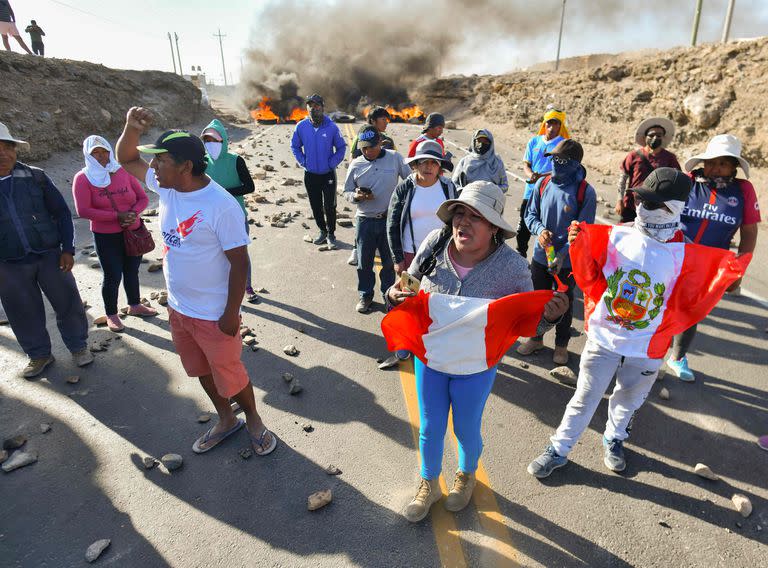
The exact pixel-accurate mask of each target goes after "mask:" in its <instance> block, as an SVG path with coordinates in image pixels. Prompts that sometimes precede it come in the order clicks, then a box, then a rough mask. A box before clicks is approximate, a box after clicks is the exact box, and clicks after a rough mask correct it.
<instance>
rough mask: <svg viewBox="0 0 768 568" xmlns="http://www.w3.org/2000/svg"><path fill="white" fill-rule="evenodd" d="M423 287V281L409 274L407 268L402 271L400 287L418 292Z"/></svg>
mask: <svg viewBox="0 0 768 568" xmlns="http://www.w3.org/2000/svg"><path fill="white" fill-rule="evenodd" d="M420 287H421V282H420V281H419V280H418V279H417V278H416V277H414V276H411V275H410V274H408V271H407V270H403V271H402V272H401V273H400V288H401V289H403V290H410V291H411V292H414V293H418V292H419V288H420Z"/></svg>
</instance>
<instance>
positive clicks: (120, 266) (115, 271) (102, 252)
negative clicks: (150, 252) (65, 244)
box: [93, 232, 141, 316]
mask: <svg viewBox="0 0 768 568" xmlns="http://www.w3.org/2000/svg"><path fill="white" fill-rule="evenodd" d="M93 242H94V243H96V254H98V255H99V262H100V263H101V269H102V270H103V271H104V280H102V282H101V299H102V300H104V311H105V312H106V314H107V315H108V316H114V315H116V314H117V294H118V292H119V290H120V281H121V280H122V282H123V287H124V288H125V295H126V296H127V297H128V305H129V306H136V305H138V304H139V302H140V301H141V292H140V290H139V266H140V265H141V257H140V256H128V255H127V254H125V239H124V238H123V233H122V232H120V233H93Z"/></svg>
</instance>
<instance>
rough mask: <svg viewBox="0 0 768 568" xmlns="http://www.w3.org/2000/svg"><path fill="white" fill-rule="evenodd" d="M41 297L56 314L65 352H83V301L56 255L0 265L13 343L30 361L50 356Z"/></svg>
mask: <svg viewBox="0 0 768 568" xmlns="http://www.w3.org/2000/svg"><path fill="white" fill-rule="evenodd" d="M41 290H42V293H41ZM42 294H45V297H46V298H48V301H49V302H50V303H51V306H52V307H53V310H54V311H55V312H56V324H57V325H58V327H59V332H60V333H61V338H62V339H63V340H64V345H66V346H67V349H69V350H70V352H72V353H75V352H77V351H82V350H83V349H85V347H86V345H87V342H88V319H87V318H86V317H85V309H83V301H82V300H81V299H80V292H78V290H77V284H76V283H75V277H74V276H73V275H72V273H71V272H62V271H61V270H60V269H59V254H58V252H50V253H44V254H42V255H40V258H39V259H38V260H36V261H34V262H30V263H24V264H11V263H8V262H2V261H0V300H1V301H2V302H3V308H4V309H5V315H6V316H7V317H8V323H10V324H11V329H12V330H13V334H14V335H15V336H16V340H17V341H18V342H19V345H21V348H22V349H23V350H24V353H26V354H27V356H28V357H29V358H30V359H42V358H45V357H48V356H49V355H50V354H51V338H50V336H49V335H48V330H47V329H46V327H45V305H44V304H43V295H42Z"/></svg>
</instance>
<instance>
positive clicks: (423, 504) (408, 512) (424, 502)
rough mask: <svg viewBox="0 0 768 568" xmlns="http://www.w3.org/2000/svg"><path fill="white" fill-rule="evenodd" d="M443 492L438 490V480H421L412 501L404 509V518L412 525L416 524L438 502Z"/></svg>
mask: <svg viewBox="0 0 768 568" xmlns="http://www.w3.org/2000/svg"><path fill="white" fill-rule="evenodd" d="M442 496H443V492H442V491H441V490H440V478H437V479H424V478H422V479H421V482H420V483H419V489H418V490H417V491H416V496H415V497H414V498H413V501H411V502H410V503H408V506H407V507H406V508H405V518H406V519H408V520H409V521H411V522H412V523H418V522H419V521H420V520H422V519H423V518H424V517H426V516H427V513H429V509H430V508H431V507H432V505H434V504H435V503H437V501H439V500H440V497H442Z"/></svg>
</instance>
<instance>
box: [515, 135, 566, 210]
mask: <svg viewBox="0 0 768 568" xmlns="http://www.w3.org/2000/svg"><path fill="white" fill-rule="evenodd" d="M562 140H564V138H563V137H562V136H558V137H556V138H553V139H552V140H549V141H547V139H546V138H545V136H544V135H543V134H540V135H538V136H534V137H533V138H531V139H530V140H529V141H528V145H527V146H526V147H525V155H524V156H523V161H524V162H528V163H529V164H531V169H532V170H533V171H534V172H535V173H538V174H546V173H549V172H550V171H552V158H551V157H550V156H545V155H544V154H545V153H546V152H551V151H552V150H554V149H555V146H557V145H558V144H559V143H560V142H561V141H562ZM534 187H536V185H535V184H533V183H526V184H525V194H523V199H530V198H531V191H533V188H534Z"/></svg>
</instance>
